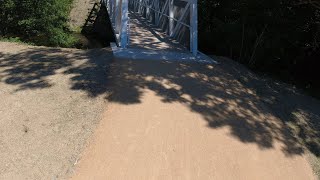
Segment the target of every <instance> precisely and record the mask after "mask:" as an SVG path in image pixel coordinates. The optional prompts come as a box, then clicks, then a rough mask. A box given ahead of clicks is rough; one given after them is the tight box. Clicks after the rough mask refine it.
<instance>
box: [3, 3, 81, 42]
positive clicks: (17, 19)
mask: <svg viewBox="0 0 320 180" xmlns="http://www.w3.org/2000/svg"><path fill="white" fill-rule="evenodd" d="M71 4H72V0H0V36H2V37H12V36H16V37H20V38H21V39H22V40H25V41H29V42H33V43H35V44H38V45H49V46H62V47H65V46H70V45H72V44H73V43H74V41H75V40H74V38H73V37H72V36H71V34H70V32H69V30H68V26H67V22H68V16H69V11H70V7H71Z"/></svg>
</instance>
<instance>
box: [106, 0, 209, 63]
mask: <svg viewBox="0 0 320 180" xmlns="http://www.w3.org/2000/svg"><path fill="white" fill-rule="evenodd" d="M102 3H103V5H104V6H106V8H107V10H108V14H109V18H110V19H109V21H110V22H111V24H112V28H113V32H114V35H115V39H116V45H117V47H114V48H115V49H117V50H116V53H117V54H118V55H120V56H121V55H122V56H127V57H131V58H134V57H137V58H138V57H141V56H146V57H147V58H158V57H159V55H161V58H162V59H172V58H175V59H180V60H188V59H192V60H199V59H202V60H204V59H206V61H208V57H205V55H203V54H202V53H200V52H199V51H198V7H197V0H103V1H102ZM114 48H113V49H114ZM209 59H210V58H209ZM211 61H212V60H211Z"/></svg>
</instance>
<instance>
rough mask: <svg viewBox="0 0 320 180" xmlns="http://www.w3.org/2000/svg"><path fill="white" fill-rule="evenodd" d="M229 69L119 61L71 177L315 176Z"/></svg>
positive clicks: (254, 94) (269, 113) (299, 151)
mask: <svg viewBox="0 0 320 180" xmlns="http://www.w3.org/2000/svg"><path fill="white" fill-rule="evenodd" d="M226 67H229V66H228V64H226V66H225V67H223V65H218V66H217V65H206V64H192V63H173V62H159V61H139V60H135V61H129V60H116V62H115V63H114V64H113V65H112V68H111V76H110V79H109V80H110V82H111V83H110V87H109V91H110V92H109V96H108V98H107V99H108V101H109V103H108V105H107V107H106V111H105V113H104V117H103V119H102V121H101V123H100V125H99V127H98V128H97V130H96V132H95V134H94V136H93V137H92V140H91V143H90V145H89V146H88V148H87V149H86V150H85V152H84V153H83V155H82V158H81V160H80V162H79V164H78V168H77V169H76V173H75V174H74V175H73V176H72V177H71V179H75V180H81V179H84V180H89V179H95V180H96V179H139V180H142V179H148V180H149V179H291V180H292V179H301V180H305V179H315V176H314V175H313V172H312V169H311V167H310V165H309V164H308V162H307V160H306V158H305V153H304V150H303V149H302V148H301V146H300V145H299V144H298V142H297V141H295V139H294V138H293V137H291V136H290V135H289V131H288V130H287V127H286V126H285V124H284V123H283V122H282V121H281V120H280V119H279V118H280V117H279V116H278V115H277V113H275V112H273V109H272V108H270V107H269V106H268V104H267V102H264V101H263V97H262V96H258V94H257V92H256V91H254V90H253V89H252V88H250V87H248V86H245V85H243V84H242V83H240V82H239V81H238V80H236V78H239V77H240V76H238V77H237V76H236V74H231V71H229V72H228V71H226V70H225V69H223V68H226ZM249 74H250V73H248V72H247V73H245V76H247V75H249ZM266 89H267V88H264V90H266ZM287 94H288V93H287ZM268 98H269V99H270V98H271V99H270V101H271V100H272V97H271V94H269V95H268Z"/></svg>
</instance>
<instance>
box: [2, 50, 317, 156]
mask: <svg viewBox="0 0 320 180" xmlns="http://www.w3.org/2000/svg"><path fill="white" fill-rule="evenodd" d="M220 61H221V62H222V63H221V64H220V65H214V64H205V63H197V62H178V61H177V62H173V61H165V60H163V61H156V60H129V59H114V58H113V55H112V52H111V50H110V49H108V48H105V49H93V50H88V51H83V50H74V49H58V48H42V47H32V48H24V49H22V50H20V51H18V52H16V53H10V52H7V53H4V52H1V53H0V83H6V84H10V85H12V86H14V87H15V89H16V91H24V90H36V89H43V88H50V87H52V86H55V84H54V83H52V82H51V81H50V77H51V76H54V75H62V76H68V77H69V81H70V82H69V85H70V89H72V90H75V91H83V92H85V93H86V94H87V96H88V97H89V98H95V97H98V96H103V97H105V98H106V99H107V100H108V101H110V102H117V103H121V104H125V105H131V104H137V103H141V102H142V97H143V94H144V90H145V89H149V90H152V91H153V92H155V93H156V95H157V96H159V97H161V99H162V101H163V102H165V103H173V102H178V103H181V104H184V105H185V106H187V107H188V108H189V109H190V110H191V111H193V112H195V113H198V114H200V115H201V116H202V117H203V119H204V120H206V121H207V123H208V128H212V129H219V128H222V127H229V128H230V134H231V135H232V136H233V137H234V138H236V139H238V140H239V141H241V142H243V143H253V144H256V145H257V146H258V147H259V148H261V149H269V148H274V146H275V143H276V142H280V143H281V146H282V150H283V152H284V153H285V154H286V155H299V154H302V153H304V150H305V149H304V147H307V149H308V150H309V151H311V152H312V153H314V154H315V155H317V156H318V157H319V156H320V154H319V149H320V140H319V137H320V134H319V132H320V130H319V122H320V102H319V101H318V100H315V99H313V98H310V97H307V96H304V95H301V94H300V93H299V92H298V90H295V89H293V88H291V87H289V86H287V85H285V84H282V83H278V82H274V81H271V80H269V79H268V78H263V77H258V76H257V75H255V74H254V73H252V72H250V71H249V70H248V69H246V68H245V67H243V66H241V65H239V64H237V63H235V62H233V61H231V60H227V59H220Z"/></svg>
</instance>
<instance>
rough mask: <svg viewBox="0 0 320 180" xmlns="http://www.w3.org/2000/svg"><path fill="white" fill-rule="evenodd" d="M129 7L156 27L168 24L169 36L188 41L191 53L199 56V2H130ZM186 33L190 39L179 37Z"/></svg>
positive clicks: (183, 0) (143, 0) (180, 0)
mask: <svg viewBox="0 0 320 180" xmlns="http://www.w3.org/2000/svg"><path fill="white" fill-rule="evenodd" d="M129 7H131V9H132V11H133V12H135V13H139V14H140V15H142V16H144V17H145V18H146V19H148V20H150V21H151V22H153V23H154V25H156V26H160V27H163V26H166V25H163V24H167V26H168V31H167V34H168V36H170V37H171V38H173V39H178V41H179V40H180V41H188V42H189V43H190V44H189V48H190V51H191V52H192V53H193V54H197V51H198V19H197V17H198V11H197V10H198V7H197V0H129ZM185 29H187V30H185ZM185 31H188V32H189V37H188V36H182V37H178V36H180V34H181V32H185ZM184 45H185V43H184ZM187 46H188V45H187Z"/></svg>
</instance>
